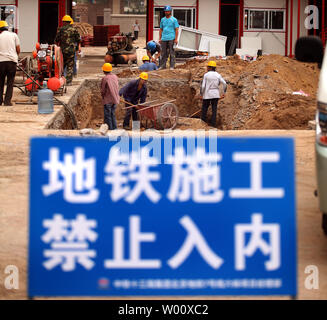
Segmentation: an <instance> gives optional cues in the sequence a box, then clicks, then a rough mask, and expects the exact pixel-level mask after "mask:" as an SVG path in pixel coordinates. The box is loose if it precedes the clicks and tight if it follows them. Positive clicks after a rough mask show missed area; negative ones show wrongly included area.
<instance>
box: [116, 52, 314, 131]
mask: <svg viewBox="0 0 327 320" xmlns="http://www.w3.org/2000/svg"><path fill="white" fill-rule="evenodd" d="M211 60H214V61H216V63H217V69H216V70H217V71H218V72H219V73H220V74H221V75H222V76H223V78H224V79H225V80H226V82H227V84H228V90H227V95H226V97H225V99H222V100H220V101H219V108H218V110H219V111H218V113H219V121H218V128H220V129H224V130H234V129H306V128H307V127H308V121H310V120H312V119H314V114H315V109H316V92H317V87H318V80H319V69H318V67H317V65H316V64H313V63H302V62H298V61H296V60H294V59H290V58H287V57H284V56H280V55H265V56H262V57H259V58H258V59H257V60H256V61H253V62H248V61H243V60H241V59H240V58H239V57H238V56H237V55H235V56H233V57H229V58H227V59H211ZM206 71H207V59H203V58H199V59H190V60H188V61H187V62H185V63H184V64H182V65H178V66H177V67H176V69H175V70H158V71H152V72H150V73H149V80H150V81H151V79H163V80H164V79H185V80H186V79H187V80H188V82H189V86H190V88H191V90H192V92H193V101H192V104H191V105H190V106H189V110H188V112H186V114H187V115H191V114H193V113H194V112H196V110H199V109H200V108H201V100H199V99H198V98H199V96H200V85H201V80H202V79H203V75H204V74H205V72H206ZM137 75H138V71H137V70H132V69H131V70H129V69H126V70H124V71H123V72H122V73H120V74H118V76H119V77H124V78H126V77H127V78H128V77H136V76H137ZM169 90H173V91H174V88H172V89H169ZM169 90H168V91H169ZM300 90H302V91H303V92H305V93H306V94H307V95H308V96H307V97H304V96H301V95H294V94H293V92H297V91H300ZM166 91H167V90H166ZM168 91H167V92H161V93H160V94H161V97H162V98H166V96H172V92H170V91H169V92H168ZM175 94H176V92H175ZM199 115H200V112H199V113H197V114H195V116H199ZM208 117H210V114H209V115H208Z"/></svg>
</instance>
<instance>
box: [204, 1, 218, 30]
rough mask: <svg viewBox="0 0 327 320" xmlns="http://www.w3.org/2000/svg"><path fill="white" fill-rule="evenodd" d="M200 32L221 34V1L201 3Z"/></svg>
mask: <svg viewBox="0 0 327 320" xmlns="http://www.w3.org/2000/svg"><path fill="white" fill-rule="evenodd" d="M199 30H201V31H207V32H211V33H215V34H218V32H219V1H218V0H200V1H199Z"/></svg>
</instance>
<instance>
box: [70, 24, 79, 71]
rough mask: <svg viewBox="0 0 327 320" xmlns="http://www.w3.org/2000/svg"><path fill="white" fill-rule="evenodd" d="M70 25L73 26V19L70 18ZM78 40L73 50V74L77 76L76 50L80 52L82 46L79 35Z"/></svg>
mask: <svg viewBox="0 0 327 320" xmlns="http://www.w3.org/2000/svg"><path fill="white" fill-rule="evenodd" d="M70 24H71V25H72V26H74V20H73V18H72V21H71V22H70ZM79 38H80V42H79V43H76V51H75V56H74V68H73V76H74V77H76V76H77V52H78V53H80V52H81V46H82V37H81V36H80V37H79Z"/></svg>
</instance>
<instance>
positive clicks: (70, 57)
mask: <svg viewBox="0 0 327 320" xmlns="http://www.w3.org/2000/svg"><path fill="white" fill-rule="evenodd" d="M63 57H64V69H66V81H67V84H71V83H72V81H73V73H74V59H75V54H74V53H73V54H63Z"/></svg>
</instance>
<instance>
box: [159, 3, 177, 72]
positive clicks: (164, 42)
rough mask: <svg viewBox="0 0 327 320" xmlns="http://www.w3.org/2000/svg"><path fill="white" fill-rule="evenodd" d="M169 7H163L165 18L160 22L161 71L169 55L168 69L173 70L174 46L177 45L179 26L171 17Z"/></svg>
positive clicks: (164, 67)
mask: <svg viewBox="0 0 327 320" xmlns="http://www.w3.org/2000/svg"><path fill="white" fill-rule="evenodd" d="M171 11H172V9H171V6H165V8H164V12H165V17H163V18H162V19H161V21H160V30H159V39H160V40H159V41H160V44H161V49H162V54H161V64H160V68H161V69H166V63H167V59H168V56H169V55H170V69H174V68H175V45H177V38H178V28H179V24H178V21H177V19H176V18H175V17H173V16H172V15H171Z"/></svg>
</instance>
